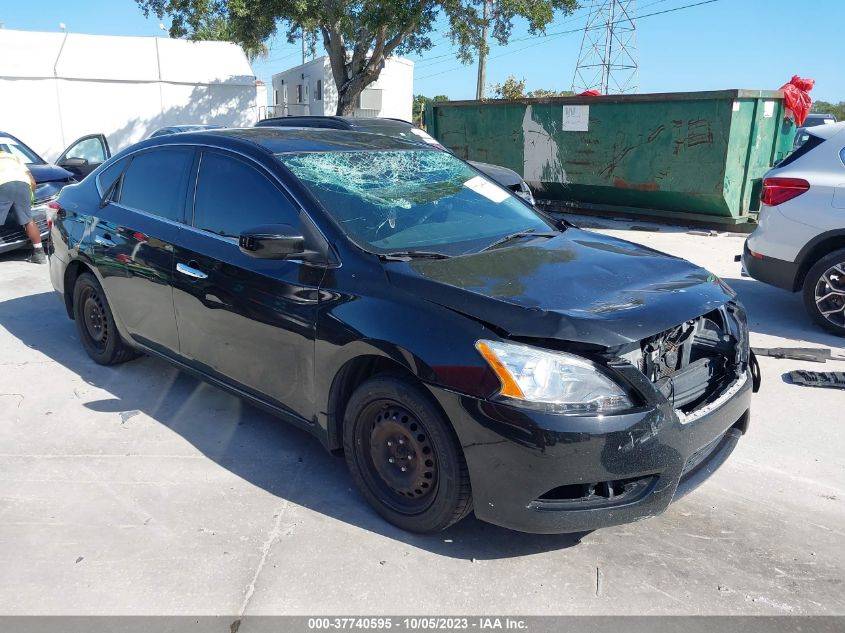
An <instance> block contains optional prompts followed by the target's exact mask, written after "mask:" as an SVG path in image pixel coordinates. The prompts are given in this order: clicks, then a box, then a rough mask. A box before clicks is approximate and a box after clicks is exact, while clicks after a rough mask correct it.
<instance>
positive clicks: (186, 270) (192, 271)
mask: <svg viewBox="0 0 845 633" xmlns="http://www.w3.org/2000/svg"><path fill="white" fill-rule="evenodd" d="M176 270H178V271H179V272H180V273H182V274H183V275H187V276H188V277H193V278H194V279H206V278H208V275H206V274H205V273H204V272H202V271H201V270H197V269H196V268H191V267H190V266H188V265H187V264H182V263H179V264H176Z"/></svg>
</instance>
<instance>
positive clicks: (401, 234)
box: [277, 149, 550, 255]
mask: <svg viewBox="0 0 845 633" xmlns="http://www.w3.org/2000/svg"><path fill="white" fill-rule="evenodd" d="M277 157H278V159H279V160H280V161H281V162H282V163H283V164H284V165H285V166H286V167H287V168H288V169H290V171H291V172H292V173H293V174H294V176H296V177H297V178H299V179H300V180H301V181H302V182H303V183H304V184H305V186H306V187H308V189H310V191H311V192H312V193H313V194H314V196H315V197H316V198H317V199H318V200H319V201H320V203H321V204H322V206H323V207H324V208H325V209H326V211H327V212H328V213H330V214H331V215H332V216H333V217H334V219H335V220H336V221H337V222H338V223H339V224H340V225H341V226H342V227H343V229H344V231H345V232H346V233H347V234H348V235H349V236H350V237H351V238H352V240H353V241H354V242H355V243H356V244H358V245H359V246H361V247H362V248H364V249H366V250H369V251H374V252H381V253H386V252H394V251H405V250H435V251H438V252H442V253H446V254H449V255H457V254H461V253H464V252H471V251H473V250H477V249H478V248H479V247H483V246H484V245H487V244H489V243H490V241H491V239H495V238H498V237H501V236H503V235H508V234H510V233H513V232H514V231H522V230H536V231H547V230H549V228H550V227H549V225H548V224H547V223H546V222H545V221H544V220H542V219H541V218H540V216H538V215H537V214H536V213H535V212H534V211H533V210H532V209H531V208H530V207H528V206H527V205H526V204H525V203H524V202H522V201H521V200H520V199H519V198H517V197H516V196H514V195H512V194H511V193H510V192H509V191H507V190H505V189H503V188H502V187H500V186H499V185H497V184H496V183H494V182H493V181H491V180H489V179H488V178H487V177H486V176H483V175H481V174H480V173H479V172H477V171H476V170H474V169H473V168H472V167H470V166H469V165H467V164H466V163H464V162H463V161H461V160H459V159H457V158H455V157H454V156H452V155H451V154H449V153H447V152H443V151H440V150H430V149H419V150H366V151H337V152H292V153H284V154H278V155H277Z"/></svg>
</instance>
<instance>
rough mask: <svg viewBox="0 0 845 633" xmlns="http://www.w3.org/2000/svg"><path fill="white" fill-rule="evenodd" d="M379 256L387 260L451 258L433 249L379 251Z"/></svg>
mask: <svg viewBox="0 0 845 633" xmlns="http://www.w3.org/2000/svg"><path fill="white" fill-rule="evenodd" d="M378 257H379V259H381V260H382V261H387V262H407V261H410V260H412V259H449V257H451V255H447V254H446V253H436V252H433V251H396V252H393V253H378Z"/></svg>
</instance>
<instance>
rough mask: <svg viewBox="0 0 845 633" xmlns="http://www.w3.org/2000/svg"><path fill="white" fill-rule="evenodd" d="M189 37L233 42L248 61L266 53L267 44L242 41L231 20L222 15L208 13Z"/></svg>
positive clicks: (252, 60) (197, 39) (264, 55)
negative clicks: (241, 50) (242, 51)
mask: <svg viewBox="0 0 845 633" xmlns="http://www.w3.org/2000/svg"><path fill="white" fill-rule="evenodd" d="M190 38H191V39H192V40H196V41H199V40H211V41H218V42H234V43H235V44H238V45H239V46H240V47H241V48H242V49H243V50H244V53H246V56H247V58H248V59H249V61H250V63H252V62H254V61H255V60H256V59H258V58H259V57H266V55H267V46H266V45H265V44H264V43H263V42H245V41H242V40H241V39H240V36H239V35H238V33H237V31H236V30H235V27H234V25H233V24H232V20H230V19H229V18H228V17H225V16H222V15H210V16H208V17H207V18H205V19H204V20H203V21H202V22H201V23H200V25H199V27H198V28H197V29H196V30H194V31H193V32H191V34H190Z"/></svg>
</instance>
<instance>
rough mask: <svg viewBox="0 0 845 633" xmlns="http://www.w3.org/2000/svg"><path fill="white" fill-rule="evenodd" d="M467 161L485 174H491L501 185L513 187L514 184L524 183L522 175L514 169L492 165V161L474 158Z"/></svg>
mask: <svg viewBox="0 0 845 633" xmlns="http://www.w3.org/2000/svg"><path fill="white" fill-rule="evenodd" d="M467 162H469V164H470V165H472V166H473V167H475V168H476V169H477V170H478V171H480V172H481V173H483V174H484V175H486V176H490V178H492V179H493V180H495V181H496V182H498V183H499V184H500V185H504V186H506V187H513V186H514V185H519V184H521V183H522V177H521V176H520V175H519V174H518V173H516V172H515V171H514V170H513V169H508V168H507V167H499V165H491V164H490V163H478V162H476V161H473V160H471V161H467Z"/></svg>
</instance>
